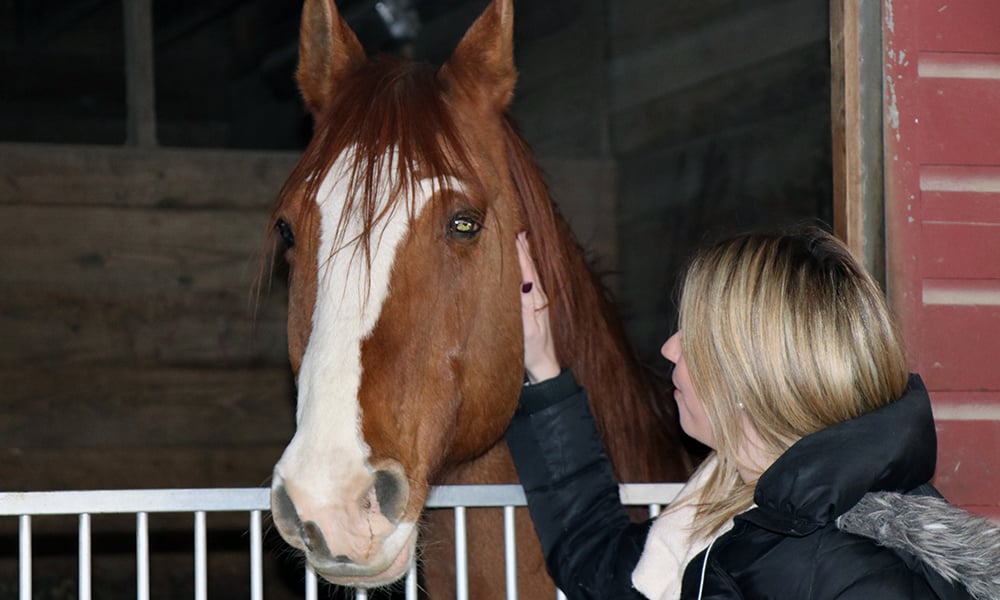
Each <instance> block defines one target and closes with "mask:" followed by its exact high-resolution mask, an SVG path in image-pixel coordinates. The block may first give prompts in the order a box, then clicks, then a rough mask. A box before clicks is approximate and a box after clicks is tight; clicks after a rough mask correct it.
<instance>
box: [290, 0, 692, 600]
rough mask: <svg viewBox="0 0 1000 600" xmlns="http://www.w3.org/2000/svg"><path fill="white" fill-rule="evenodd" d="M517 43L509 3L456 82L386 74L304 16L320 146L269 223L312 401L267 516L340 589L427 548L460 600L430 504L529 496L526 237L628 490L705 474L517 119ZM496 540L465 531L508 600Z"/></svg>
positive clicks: (329, 26) (491, 522)
mask: <svg viewBox="0 0 1000 600" xmlns="http://www.w3.org/2000/svg"><path fill="white" fill-rule="evenodd" d="M512 40H513V8H512V0H495V1H494V2H493V3H492V4H490V5H489V6H488V7H487V8H486V9H485V10H484V12H483V13H482V14H481V15H480V16H479V17H478V18H477V20H476V21H475V22H474V24H473V25H472V26H471V27H470V28H469V30H468V31H467V32H466V33H465V35H464V37H463V38H462V39H461V41H460V42H459V44H458V45H457V47H456V48H455V50H454V52H453V54H452V55H451V57H450V58H449V59H448V60H447V61H446V62H445V63H444V64H443V65H441V66H440V67H434V66H432V65H427V64H421V63H417V62H411V61H407V60H403V59H401V58H397V57H393V56H375V57H371V58H369V57H368V56H366V54H365V52H364V50H363V49H362V46H361V44H360V43H359V42H358V39H357V37H356V36H355V34H354V33H353V32H352V31H351V30H350V28H349V27H348V26H347V24H346V23H345V21H344V20H343V19H342V18H341V16H340V14H339V12H338V11H337V7H336V4H335V3H334V2H333V0H306V1H305V4H304V6H303V12H302V21H301V28H300V42H299V45H300V47H299V64H298V67H297V70H296V79H297V82H298V85H299V89H300V91H301V94H302V96H303V99H304V102H305V105H306V107H307V108H308V110H309V111H310V112H311V114H312V116H313V121H314V130H313V137H312V139H311V141H310V143H309V144H308V146H307V147H306V149H305V151H304V153H303V155H302V158H301V160H300V162H299V163H298V165H297V166H296V167H295V168H294V170H293V171H292V173H291V174H290V176H289V178H288V180H287V182H286V183H285V185H284V186H283V188H282V190H281V192H280V194H279V197H278V200H277V203H276V205H275V208H274V210H273V214H272V217H271V227H272V229H273V234H272V235H273V236H275V242H274V243H275V244H278V245H279V246H278V247H279V250H278V252H279V253H280V252H281V251H282V250H281V249H280V248H281V246H283V252H284V257H285V260H286V262H287V264H288V323H287V327H288V353H289V359H290V363H291V368H292V370H293V372H294V374H295V378H296V385H297V404H296V430H295V433H294V436H293V438H292V440H291V441H290V443H289V444H288V446H287V448H286V449H285V451H284V453H283V454H282V456H281V458H280V460H279V461H278V463H277V464H276V465H275V468H274V473H273V479H272V487H271V496H272V517H273V521H274V524H275V527H276V529H277V530H278V532H279V533H280V535H281V536H282V537H283V538H284V539H285V541H286V542H287V543H288V544H289V545H291V546H292V547H293V548H296V549H298V550H300V551H302V552H303V553H304V555H305V557H306V559H307V561H308V563H309V564H310V565H311V566H312V567H313V569H314V570H315V571H316V573H317V574H319V575H320V576H321V577H323V578H325V579H326V580H328V581H330V582H333V583H335V584H339V585H349V586H357V587H362V588H378V587H380V586H387V585H390V584H392V583H393V582H394V581H397V580H398V579H399V578H401V577H403V576H404V575H405V574H406V573H407V571H408V569H409V567H410V565H411V564H413V562H414V561H417V560H418V556H417V554H418V550H417V541H418V538H419V540H420V550H419V552H420V557H419V560H420V561H421V562H422V565H423V572H424V575H423V577H424V581H423V587H424V588H425V590H426V592H427V594H428V596H429V597H432V598H446V597H449V596H451V595H452V594H454V587H453V584H452V583H451V582H450V581H451V580H450V578H451V577H452V576H453V569H454V565H453V564H452V557H453V556H454V554H453V551H452V549H451V546H450V545H449V544H452V543H453V542H452V541H451V536H450V529H451V527H452V525H451V523H450V520H449V519H448V518H446V516H445V515H440V514H437V513H440V511H426V512H425V511H424V504H425V501H426V498H427V495H428V491H429V488H430V487H431V486H432V485H436V484H449V483H451V484H453V483H516V482H517V476H516V473H515V470H514V467H513V464H512V462H511V459H510V455H509V451H508V449H507V447H506V444H505V442H504V437H503V436H504V432H505V429H506V427H507V426H508V424H509V422H510V419H511V417H512V416H513V414H514V411H515V409H516V406H517V403H518V397H519V392H520V388H521V386H522V383H523V375H524V371H523V367H524V365H523V334H522V330H521V314H520V291H519V290H520V284H521V281H520V271H519V267H518V260H517V255H516V249H515V236H516V234H517V233H518V232H520V231H528V232H529V236H530V239H531V244H532V251H533V254H534V258H535V261H536V263H537V267H538V271H539V277H540V281H541V283H542V285H543V286H544V288H545V290H546V291H547V294H548V297H549V302H550V305H551V308H550V314H551V319H552V323H553V328H554V336H555V340H556V344H557V347H558V350H557V351H558V354H559V359H560V361H561V362H562V364H564V365H566V366H567V367H569V368H571V369H572V370H573V371H574V373H575V374H576V376H577V379H578V380H579V381H580V383H581V385H583V386H584V387H586V388H587V389H588V391H589V392H590V397H591V399H592V404H593V411H594V414H595V418H596V420H597V422H598V425H599V428H600V431H601V432H602V435H603V436H604V439H605V440H606V443H607V447H608V453H609V456H610V457H611V459H612V462H613V464H614V467H615V470H616V474H617V476H618V477H619V478H620V479H621V480H623V481H680V480H683V479H685V478H686V476H687V475H688V474H689V473H690V470H691V461H690V459H689V457H688V454H687V453H686V452H685V450H684V446H683V441H682V436H681V434H680V432H679V426H678V420H677V414H676V406H675V405H674V404H673V402H672V401H671V400H669V399H668V398H669V396H667V394H668V393H669V390H668V389H661V388H663V387H664V386H659V385H657V384H656V382H655V381H654V380H653V378H652V377H651V376H650V374H648V373H647V371H646V370H645V369H644V368H643V367H641V366H640V364H639V363H638V361H637V360H636V358H635V356H634V352H633V351H632V349H631V348H630V346H629V344H628V342H627V341H626V337H625V334H624V330H623V327H622V325H621V322H620V321H619V319H618V317H617V315H616V312H615V308H614V306H613V304H612V302H611V300H610V299H609V294H608V293H607V292H606V290H605V288H604V287H602V285H601V284H600V282H599V280H598V278H597V277H596V276H595V275H594V274H593V273H592V272H591V271H590V269H589V268H588V264H587V261H586V260H585V258H584V254H583V251H582V249H581V248H580V246H579V244H578V243H577V242H576V241H575V240H574V238H573V235H572V233H571V231H570V229H569V227H568V225H567V224H566V222H565V220H564V219H563V218H562V217H561V215H560V214H559V211H558V209H557V208H556V207H555V205H554V204H553V202H552V200H551V198H550V196H549V193H548V190H547V188H546V185H545V183H544V180H543V177H542V174H541V173H540V171H539V169H538V167H537V166H536V164H535V161H534V159H533V157H532V155H531V152H530V149H529V147H528V145H527V144H526V142H525V141H524V139H523V138H522V136H521V135H520V133H519V132H518V131H517V129H516V127H515V126H514V124H513V123H512V121H511V119H510V117H509V115H508V107H509V104H510V101H511V97H512V94H513V91H514V85H515V80H516V71H515V67H514V64H513V48H512V44H513V41H512ZM501 523H502V514H500V513H498V512H496V511H491V510H488V509H472V510H470V511H469V513H468V535H469V544H470V547H473V548H476V549H477V552H476V553H475V556H473V557H471V560H470V565H469V579H470V586H471V587H472V588H473V589H475V590H476V592H475V594H476V597H477V598H491V597H494V596H493V595H496V597H498V598H499V597H503V595H504V592H503V581H504V574H503V567H502V564H503V560H502V556H503V548H502V544H500V543H499V542H498V537H499V535H500V532H502V524H501ZM516 523H517V527H518V530H517V533H516V535H517V537H518V539H519V540H521V541H522V543H521V544H520V545H519V556H518V569H519V578H518V579H519V593H520V597H522V598H552V597H554V594H555V587H554V584H553V583H552V582H551V580H550V579H549V578H548V576H547V575H546V573H545V567H544V560H543V557H542V555H541V547H540V544H539V543H538V541H537V538H536V537H535V536H534V532H533V529H532V528H531V525H530V520H529V518H528V516H527V513H526V511H520V512H519V518H517V519H516Z"/></svg>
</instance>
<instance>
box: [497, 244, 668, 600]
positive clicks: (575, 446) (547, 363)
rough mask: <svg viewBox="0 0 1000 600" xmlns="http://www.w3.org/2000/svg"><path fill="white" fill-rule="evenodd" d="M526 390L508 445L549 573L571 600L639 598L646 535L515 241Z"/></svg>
mask: <svg viewBox="0 0 1000 600" xmlns="http://www.w3.org/2000/svg"><path fill="white" fill-rule="evenodd" d="M517 242H518V243H517V245H518V255H519V258H520V264H521V270H522V277H523V280H524V282H525V284H524V285H523V286H522V288H521V290H522V294H521V297H522V316H523V318H524V330H525V372H526V375H527V378H528V380H529V381H530V382H532V383H533V384H532V385H525V387H524V388H523V391H522V393H521V404H520V407H519V408H518V410H517V413H516V414H515V415H514V419H513V421H512V422H511V426H510V429H509V430H508V431H507V442H508V445H509V446H510V450H511V454H512V455H513V457H514V464H515V466H516V467H517V471H518V476H519V477H520V479H521V484H522V485H523V486H524V490H525V494H526V496H527V498H528V509H529V511H530V513H531V518H532V521H533V522H534V525H535V530H536V531H537V532H538V536H539V538H540V539H541V542H542V549H543V551H544V553H545V561H546V565H547V566H548V570H549V573H550V574H551V575H552V577H553V579H555V581H556V584H557V585H558V586H559V587H560V589H562V590H563V592H565V593H566V595H567V596H568V597H569V598H572V599H574V600H576V599H590V598H594V599H596V598H602V599H603V598H623V599H624V598H641V596H640V595H639V593H638V592H636V591H635V590H634V589H633V588H632V571H633V570H634V569H635V566H636V564H637V563H638V561H639V555H640V554H641V553H642V548H643V545H644V543H645V540H646V535H647V533H648V531H649V525H648V524H642V525H637V524H633V523H631V522H630V521H629V519H628V516H627V515H626V514H625V509H624V507H623V506H622V504H621V500H620V498H619V495H618V482H617V481H616V480H615V478H614V475H613V473H612V469H611V461H610V460H609V459H608V456H607V454H606V452H605V450H604V444H603V442H602V440H601V436H600V434H599V433H598V430H597V426H596V423H595V422H594V418H593V415H592V414H591V412H590V405H589V402H588V399H587V395H586V392H585V391H584V390H583V389H581V388H580V386H579V385H577V383H576V380H575V379H574V377H573V374H572V373H571V372H570V371H568V370H561V371H560V369H559V365H558V362H557V360H556V357H555V350H554V346H553V344H552V338H551V335H550V328H549V318H548V308H547V299H546V298H545V294H544V292H543V291H542V289H541V287H540V285H539V283H538V280H537V275H536V273H535V269H534V263H533V261H532V260H531V257H530V249H529V248H528V244H527V241H526V240H525V238H524V235H523V234H522V235H520V236H518V240H517Z"/></svg>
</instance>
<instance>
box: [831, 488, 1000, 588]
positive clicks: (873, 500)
mask: <svg viewBox="0 0 1000 600" xmlns="http://www.w3.org/2000/svg"><path fill="white" fill-rule="evenodd" d="M837 527H839V528H840V529H841V530H842V531H846V532H848V533H853V534H855V535H860V536H864V537H867V538H871V539H873V540H875V541H876V542H877V543H878V544H880V545H882V546H886V547H888V548H892V549H893V550H897V551H903V552H906V553H909V554H911V555H913V556H914V557H916V558H918V559H919V560H920V561H922V562H923V563H924V564H926V565H927V566H928V567H930V568H931V569H933V570H934V571H936V572H937V573H938V574H939V575H941V576H942V577H944V578H945V579H946V580H947V581H948V582H950V583H955V582H958V583H960V584H962V585H963V586H965V588H966V589H967V590H968V591H969V593H970V594H971V595H972V596H973V597H974V598H976V599H977V600H995V599H997V598H1000V525H997V524H995V523H992V522H991V521H989V520H988V519H986V518H983V517H979V516H976V515H972V514H970V513H968V512H966V511H964V510H962V509H961V508H958V507H956V506H952V505H951V504H948V502H947V501H945V500H943V499H941V498H936V497H933V496H916V495H904V494H897V493H894V492H873V493H869V494H866V495H865V496H864V498H862V499H861V501H860V502H859V503H858V504H857V505H856V506H854V507H853V508H852V509H851V510H849V511H848V512H847V513H845V514H844V515H842V516H841V517H839V518H838V519H837Z"/></svg>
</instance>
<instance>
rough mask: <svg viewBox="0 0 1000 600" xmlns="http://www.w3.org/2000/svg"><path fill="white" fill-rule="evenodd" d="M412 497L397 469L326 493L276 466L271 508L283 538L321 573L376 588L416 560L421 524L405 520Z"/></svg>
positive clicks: (338, 580) (403, 572) (342, 582)
mask: <svg viewBox="0 0 1000 600" xmlns="http://www.w3.org/2000/svg"><path fill="white" fill-rule="evenodd" d="M352 488H353V489H352ZM320 489H322V488H320ZM408 495H409V494H408V486H407V483H406V478H405V477H404V476H403V475H402V473H401V469H397V468H393V467H390V468H388V469H380V470H377V471H375V472H374V473H372V474H371V475H370V476H368V477H366V478H364V483H363V484H361V485H357V486H348V487H346V488H343V489H340V490H336V493H334V491H333V490H328V491H327V492H326V493H322V494H320V493H317V492H316V491H315V489H314V490H313V491H312V492H311V493H309V492H307V491H306V488H305V487H302V488H299V487H298V486H296V485H295V483H294V482H292V481H289V480H286V479H284V478H283V477H282V476H281V475H280V473H279V471H278V470H277V469H276V471H275V476H274V484H273V485H272V488H271V512H272V515H273V517H274V523H275V526H276V527H277V529H278V532H279V533H280V534H281V537H283V538H284V539H285V541H286V542H288V544H289V545H291V546H292V547H294V548H297V549H299V550H301V551H303V552H304V553H305V555H306V559H307V560H308V562H309V564H310V565H311V566H312V567H313V569H314V570H315V571H316V573H317V574H318V575H320V576H321V577H323V578H324V579H327V580H329V581H330V582H332V583H335V584H338V585H354V586H361V587H376V586H380V585H385V584H389V583H392V582H394V581H396V580H398V579H400V578H401V577H403V576H404V575H406V573H407V571H408V570H409V567H410V564H411V562H412V561H413V556H414V548H415V546H416V537H417V528H416V526H415V523H412V522H405V521H403V520H402V513H403V508H404V507H405V506H406V501H407V498H408Z"/></svg>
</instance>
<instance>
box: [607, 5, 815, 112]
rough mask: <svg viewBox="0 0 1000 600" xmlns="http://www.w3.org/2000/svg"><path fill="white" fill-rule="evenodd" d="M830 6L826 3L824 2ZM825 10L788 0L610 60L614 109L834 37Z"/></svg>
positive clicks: (734, 16)
mask: <svg viewBox="0 0 1000 600" xmlns="http://www.w3.org/2000/svg"><path fill="white" fill-rule="evenodd" d="M823 6H825V4H824V5H823ZM828 36H829V25H828V15H827V11H826V9H825V8H819V7H818V6H817V5H815V4H813V3H811V2H802V1H801V0H785V1H783V2H780V3H775V4H768V5H765V6H761V7H758V6H756V5H755V6H754V7H753V8H751V9H749V10H747V11H745V12H741V13H736V14H733V15H731V16H729V18H726V19H722V20H719V21H717V22H713V23H712V24H711V26H708V27H705V28H700V29H697V30H695V31H691V32H687V33H686V34H684V35H677V36H671V37H668V38H665V39H663V40H661V41H660V42H659V43H657V44H655V45H651V46H648V47H646V48H643V49H642V50H641V51H639V52H635V53H629V54H620V55H617V56H615V57H613V58H612V60H611V64H610V82H609V86H610V89H611V107H612V108H613V109H614V110H621V109H624V108H627V107H629V106H632V105H635V104H640V103H643V102H647V101H649V100H652V99H654V98H657V97H659V96H663V95H665V94H669V93H671V92H674V91H676V90H680V89H683V88H685V87H688V86H691V85H695V84H697V83H700V82H704V81H708V80H711V79H714V78H717V77H723V76H727V75H728V74H729V73H732V72H736V71H739V70H742V69H745V68H747V67H748V66H750V65H753V64H756V63H759V62H761V61H764V60H767V59H769V58H773V57H776V56H779V55H781V54H784V53H786V52H789V51H792V50H795V49H797V48H802V47H804V46H808V45H810V44H813V43H816V42H823V43H826V42H827V41H828V40H829V37H828Z"/></svg>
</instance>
